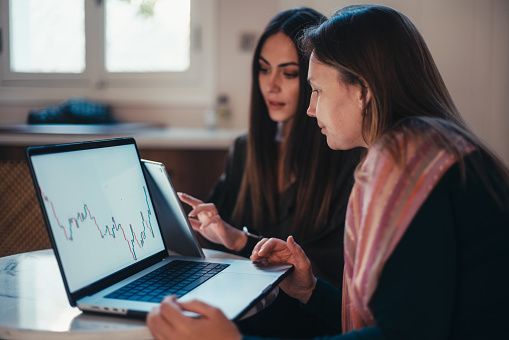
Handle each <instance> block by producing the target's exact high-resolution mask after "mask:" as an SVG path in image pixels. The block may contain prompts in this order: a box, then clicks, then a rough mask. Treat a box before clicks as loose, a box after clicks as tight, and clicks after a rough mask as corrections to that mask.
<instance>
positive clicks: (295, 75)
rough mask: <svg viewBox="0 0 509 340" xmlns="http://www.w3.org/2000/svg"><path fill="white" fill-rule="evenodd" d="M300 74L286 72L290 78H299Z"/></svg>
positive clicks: (286, 75)
mask: <svg viewBox="0 0 509 340" xmlns="http://www.w3.org/2000/svg"><path fill="white" fill-rule="evenodd" d="M298 76H299V74H298V73H285V77H286V78H289V79H293V78H297V77H298Z"/></svg>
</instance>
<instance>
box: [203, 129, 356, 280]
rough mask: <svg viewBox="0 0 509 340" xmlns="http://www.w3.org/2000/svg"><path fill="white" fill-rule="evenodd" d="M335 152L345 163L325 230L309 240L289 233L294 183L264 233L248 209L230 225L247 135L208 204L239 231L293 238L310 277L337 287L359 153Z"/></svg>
mask: <svg viewBox="0 0 509 340" xmlns="http://www.w3.org/2000/svg"><path fill="white" fill-rule="evenodd" d="M338 152H343V153H345V157H344V159H345V162H344V166H343V168H342V170H341V172H340V173H338V175H337V177H336V181H335V183H333V184H332V185H334V187H335V190H334V194H333V197H332V201H331V207H332V209H331V214H330V217H329V219H328V221H327V223H326V227H325V228H323V229H321V230H320V231H319V232H317V233H315V234H313V236H311V237H309V236H307V237H304V236H301V235H298V234H294V233H292V223H293V219H294V215H295V209H296V197H297V183H293V184H292V185H290V187H288V189H286V190H285V191H284V192H283V193H282V194H281V195H280V198H279V202H278V206H277V215H278V216H277V222H276V223H273V224H270V223H267V225H266V226H265V228H264V230H256V229H255V228H254V227H253V225H252V211H251V209H249V207H248V208H247V209H246V213H245V215H244V216H243V221H242V225H234V224H232V223H231V215H232V212H233V209H234V207H235V203H236V201H237V196H238V194H239V191H240V186H241V183H242V176H243V174H244V170H245V166H246V158H247V135H243V136H240V137H238V138H237V139H236V140H235V141H234V143H233V145H232V147H231V148H230V152H229V155H228V159H227V164H226V169H225V172H224V173H223V175H222V176H221V178H220V179H219V181H218V182H217V183H216V185H215V187H214V189H213V190H212V193H211V195H210V197H209V200H208V201H209V202H212V203H214V204H215V205H216V207H217V210H218V211H219V215H220V216H221V217H222V218H223V219H224V220H225V221H226V222H228V223H230V224H231V225H234V226H235V227H236V228H239V229H242V227H243V226H246V227H247V228H248V230H249V232H250V233H253V234H257V235H261V236H263V237H276V238H279V239H283V240H286V238H287V237H288V236H289V235H293V236H294V238H295V240H296V242H298V243H299V244H300V245H301V247H302V248H303V249H304V251H305V252H306V255H307V256H308V257H309V259H310V260H311V264H312V267H313V273H314V274H315V275H316V276H318V277H320V278H322V279H323V280H326V281H328V282H330V283H332V284H333V285H334V286H336V287H340V286H341V284H342V279H343V271H342V268H343V264H344V263H343V233H344V227H345V215H346V207H347V204H348V197H349V196H350V192H351V190H352V186H353V183H354V179H353V173H354V170H355V167H356V166H357V164H358V162H359V159H360V150H359V149H356V150H351V151H338ZM310 199H316V198H310ZM258 240H259V238H256V237H250V238H249V241H248V244H247V245H246V247H245V248H244V249H243V250H242V251H241V255H243V256H245V257H249V256H250V255H251V251H252V250H253V248H254V246H255V245H256V243H257V242H258ZM214 248H216V249H220V250H223V251H224V250H226V248H224V247H217V246H214ZM338 268H341V270H338Z"/></svg>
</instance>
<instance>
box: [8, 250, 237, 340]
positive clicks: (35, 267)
mask: <svg viewBox="0 0 509 340" xmlns="http://www.w3.org/2000/svg"><path fill="white" fill-rule="evenodd" d="M204 252H205V255H206V256H207V257H214V258H240V257H237V256H235V255H232V254H227V253H222V252H218V251H214V250H210V249H204ZM0 338H1V339H39V340H44V339H152V337H151V335H150V332H149V331H148V329H147V327H146V326H145V321H144V320H140V319H128V318H121V317H113V316H102V315H95V314H88V313H82V312H81V311H80V310H79V309H78V308H73V307H71V306H70V305H69V301H68V300H67V295H66V293H65V289H64V285H63V283H62V277H61V275H60V271H59V269H58V265H57V261H56V259H55V256H54V254H53V250H51V249H48V250H40V251H34V252H29V253H23V254H17V255H11V256H6V257H2V258H0Z"/></svg>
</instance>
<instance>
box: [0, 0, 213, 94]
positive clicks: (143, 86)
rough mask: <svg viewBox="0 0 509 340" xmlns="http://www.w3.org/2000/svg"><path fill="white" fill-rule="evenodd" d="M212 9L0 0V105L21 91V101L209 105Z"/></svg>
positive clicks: (105, 0)
mask: <svg viewBox="0 0 509 340" xmlns="http://www.w3.org/2000/svg"><path fill="white" fill-rule="evenodd" d="M214 4H215V1H211V0H0V13H1V14H0V28H1V35H0V38H1V41H0V47H1V51H0V62H1V68H2V73H1V75H0V76H1V84H0V85H1V88H2V89H3V90H4V91H0V101H1V100H2V99H6V96H7V95H8V94H7V92H9V91H11V92H12V91H15V90H16V89H17V90H18V91H19V89H20V88H22V89H23V90H24V91H22V92H23V93H24V94H23V97H25V98H24V99H42V98H45V99H49V98H54V99H59V98H65V97H69V96H72V95H84V96H92V97H94V98H98V99H106V100H113V101H126V100H128V101H133V100H135V101H138V102H144V101H150V102H156V103H157V102H160V103H170V104H179V103H195V104H206V103H208V102H209V101H210V98H212V97H213V94H212V86H211V84H213V81H212V77H213V75H214V74H213V65H214V60H213V59H214V58H213V55H214V53H213V43H212V42H213V41H214V39H215V37H214V36H213V34H214V33H213V32H214V31H215V30H214V29H211V27H213V20H214V16H213V13H214ZM2 42H3V43H2ZM5 90H7V91H5ZM2 92H3V93H4V94H3V95H2V94H1V93H2ZM18 96H19V95H18Z"/></svg>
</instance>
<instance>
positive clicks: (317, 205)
mask: <svg viewBox="0 0 509 340" xmlns="http://www.w3.org/2000/svg"><path fill="white" fill-rule="evenodd" d="M324 20H326V18H325V17H324V16H323V15H322V14H320V13H319V12H317V11H315V10H313V9H310V8H307V7H299V8H295V9H291V10H286V11H283V12H281V13H280V14H278V15H277V16H276V17H274V18H273V19H272V20H271V22H270V23H269V24H268V25H267V27H266V28H265V30H264V32H263V34H262V36H261V37H260V39H259V41H258V45H257V46H256V49H255V53H254V56H253V64H252V85H251V109H250V117H249V136H248V144H247V148H248V150H247V161H246V170H245V172H244V176H243V180H242V184H241V189H240V192H239V196H238V200H237V203H236V205H235V208H234V211H233V214H232V215H233V216H232V220H233V222H234V223H241V221H242V217H243V216H244V214H245V212H246V209H248V207H249V206H250V207H251V210H252V213H253V223H254V226H255V228H256V229H257V230H259V231H263V230H264V227H265V225H266V224H269V225H270V224H271V223H270V222H274V223H275V221H276V214H277V212H276V207H277V205H278V195H279V194H278V186H277V164H278V157H284V160H283V171H284V174H285V177H286V178H291V176H295V178H296V182H297V186H298V189H297V202H296V214H295V218H294V223H293V229H294V231H302V232H303V233H305V232H306V231H309V232H314V231H315V230H316V229H317V228H320V227H322V226H324V225H325V224H326V222H327V218H328V217H329V211H330V204H331V198H332V194H333V190H334V188H333V187H334V185H333V183H334V181H335V179H336V178H337V174H338V172H339V169H340V166H341V164H342V162H343V159H344V158H346V157H347V156H345V155H344V154H343V153H342V152H338V151H332V150H331V149H330V148H329V147H328V146H327V143H326V139H325V137H324V136H323V135H321V133H320V131H319V129H318V126H317V124H316V121H314V120H312V119H311V118H310V117H308V116H307V114H306V112H307V108H308V107H309V99H310V96H311V88H310V86H309V84H308V83H307V71H308V68H309V58H308V56H306V55H305V54H304V53H303V52H302V51H301V50H300V49H299V48H298V41H299V39H300V38H301V36H302V33H303V32H304V30H305V29H306V28H309V27H311V26H315V25H317V24H319V23H321V22H323V21H324ZM278 32H283V33H284V34H285V35H287V36H288V37H289V38H290V39H291V40H292V41H293V42H294V45H295V47H296V50H297V54H298V58H299V82H300V89H299V101H298V106H297V112H296V114H295V116H294V118H293V121H292V123H291V124H292V125H291V131H290V133H289V135H288V137H287V140H286V144H285V146H286V150H285V152H284V153H283V154H281V155H279V154H278V147H277V142H276V141H275V135H276V130H277V123H276V122H274V121H272V120H271V119H270V116H269V113H268V109H267V106H266V104H265V101H264V98H263V95H262V93H261V91H260V84H259V81H258V75H259V72H260V64H259V59H260V53H261V50H262V47H263V45H264V43H265V41H266V40H267V39H268V38H269V37H271V36H273V35H275V34H276V33H278ZM350 159H351V157H350Z"/></svg>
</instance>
